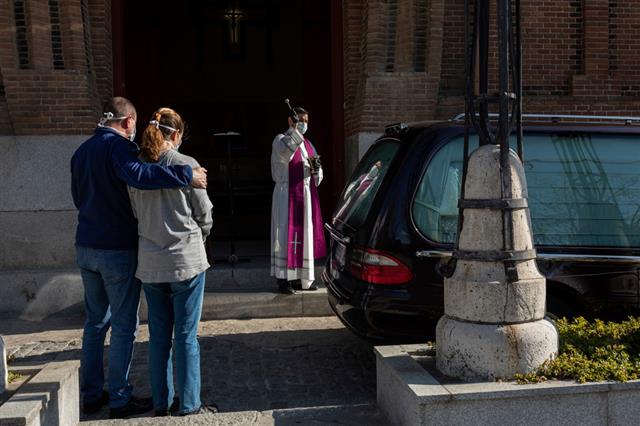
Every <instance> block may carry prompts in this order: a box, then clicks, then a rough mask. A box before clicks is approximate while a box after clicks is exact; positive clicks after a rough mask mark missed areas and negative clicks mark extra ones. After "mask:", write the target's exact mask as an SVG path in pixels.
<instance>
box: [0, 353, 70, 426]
mask: <svg viewBox="0 0 640 426" xmlns="http://www.w3.org/2000/svg"><path fill="white" fill-rule="evenodd" d="M79 368H80V362H79V361H66V362H51V363H49V364H46V365H44V366H43V368H42V369H41V370H40V372H38V373H37V374H36V375H35V376H34V377H32V378H31V379H30V380H29V381H28V382H26V383H24V384H23V385H22V386H20V387H19V388H18V389H17V390H16V392H15V393H14V394H13V395H11V397H10V398H9V400H7V401H6V402H5V403H4V404H2V405H1V406H0V425H2V426H8V425H51V426H53V425H56V426H57V425H62V426H75V425H77V424H78V422H79V421H80V416H79V407H80V405H79V404H80V403H79V397H80V395H79V393H80V384H79V380H78V370H79Z"/></svg>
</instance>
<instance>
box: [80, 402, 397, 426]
mask: <svg viewBox="0 0 640 426" xmlns="http://www.w3.org/2000/svg"><path fill="white" fill-rule="evenodd" d="M388 424H389V423H387V421H386V419H385V418H384V416H383V415H382V414H381V413H380V410H379V409H378V408H377V407H376V406H373V405H368V404H357V405H338V406H324V407H309V408H295V409H283V410H270V411H237V412H231V413H217V414H208V415H207V414H196V415H192V416H186V417H138V418H131V419H126V420H95V421H89V422H83V425H85V426H115V425H126V426H133V425H136V426H147V425H148V426H153V425H175V426H179V425H190V426H193V425H216V426H230V425H238V426H239V425H254V426H272V425H280V426H284V425H290V426H294V425H318V426H320V425H344V426H360V425H367V426H387V425H388Z"/></svg>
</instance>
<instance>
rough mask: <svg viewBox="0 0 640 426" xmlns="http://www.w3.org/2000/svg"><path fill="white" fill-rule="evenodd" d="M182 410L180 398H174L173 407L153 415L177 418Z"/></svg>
mask: <svg viewBox="0 0 640 426" xmlns="http://www.w3.org/2000/svg"><path fill="white" fill-rule="evenodd" d="M179 410H180V398H178V397H177V396H174V397H173V402H172V403H171V407H169V408H168V409H167V410H155V411H154V413H153V416H154V417H167V416H175V415H176V413H177V412H178V411H179Z"/></svg>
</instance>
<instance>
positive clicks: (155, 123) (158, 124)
mask: <svg viewBox="0 0 640 426" xmlns="http://www.w3.org/2000/svg"><path fill="white" fill-rule="evenodd" d="M149 124H150V125H152V126H153V127H155V128H156V129H158V130H159V129H160V123H159V122H158V120H151V121H150V122H149Z"/></svg>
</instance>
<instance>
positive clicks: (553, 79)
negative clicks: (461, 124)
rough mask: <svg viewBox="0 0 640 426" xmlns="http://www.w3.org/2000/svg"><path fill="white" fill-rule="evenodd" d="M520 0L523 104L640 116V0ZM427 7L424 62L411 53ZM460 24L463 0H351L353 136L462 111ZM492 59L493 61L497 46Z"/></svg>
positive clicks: (348, 44) (349, 112)
mask: <svg viewBox="0 0 640 426" xmlns="http://www.w3.org/2000/svg"><path fill="white" fill-rule="evenodd" d="M522 6H523V19H524V30H523V34H524V40H523V48H524V53H523V55H524V69H523V73H524V81H523V84H524V94H525V107H524V110H525V112H526V113H545V112H557V113H580V114H608V115H612V114H625V115H640V108H639V106H640V100H639V96H640V25H638V23H640V8H639V6H640V0H629V1H624V2H623V1H621V0H566V1H562V2H558V1H553V0H535V1H534V0H523V2H522ZM443 7H444V8H446V13H441V12H440V10H439V9H440V8H443ZM420 8H424V10H427V11H428V12H427V14H426V16H427V19H426V35H427V46H426V52H427V55H428V60H427V61H426V68H425V69H424V71H420V70H419V69H417V68H416V67H415V61H414V63H413V68H412V61H411V60H410V59H407V58H408V57H410V56H411V55H414V56H415V49H413V50H412V43H413V45H414V46H415V40H416V36H417V28H416V26H415V25H414V23H415V22H416V10H419V9H420ZM434 8H435V9H436V13H434ZM491 16H492V17H493V16H495V1H494V2H493V7H492V13H491ZM412 25H413V26H412ZM463 28H464V0H448V1H447V2H446V4H444V2H443V3H440V2H436V1H433V0H428V1H423V2H420V1H417V0H377V1H376V0H369V1H365V0H358V1H350V0H347V1H346V2H345V37H344V45H345V50H344V54H345V64H346V66H345V94H346V99H345V100H346V107H347V108H346V117H345V120H346V133H347V135H350V134H355V133H358V132H368V131H375V130H377V131H380V130H381V129H382V126H383V125H384V124H387V123H392V122H394V121H413V120H420V119H432V118H449V117H451V116H452V115H454V114H457V113H460V112H463V111H464V100H463V96H464V92H463V88H464V50H463V33H464V29H463ZM491 40H492V41H495V31H493V32H492V36H491ZM436 50H437V52H436ZM436 55H439V57H436ZM490 65H491V68H492V69H495V66H496V58H495V54H492V55H491V59H490ZM438 70H439V73H438ZM435 73H438V74H437V76H436V74H435ZM492 75H495V74H494V73H492ZM493 83H494V84H493V85H492V86H495V81H494V82H493Z"/></svg>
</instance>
